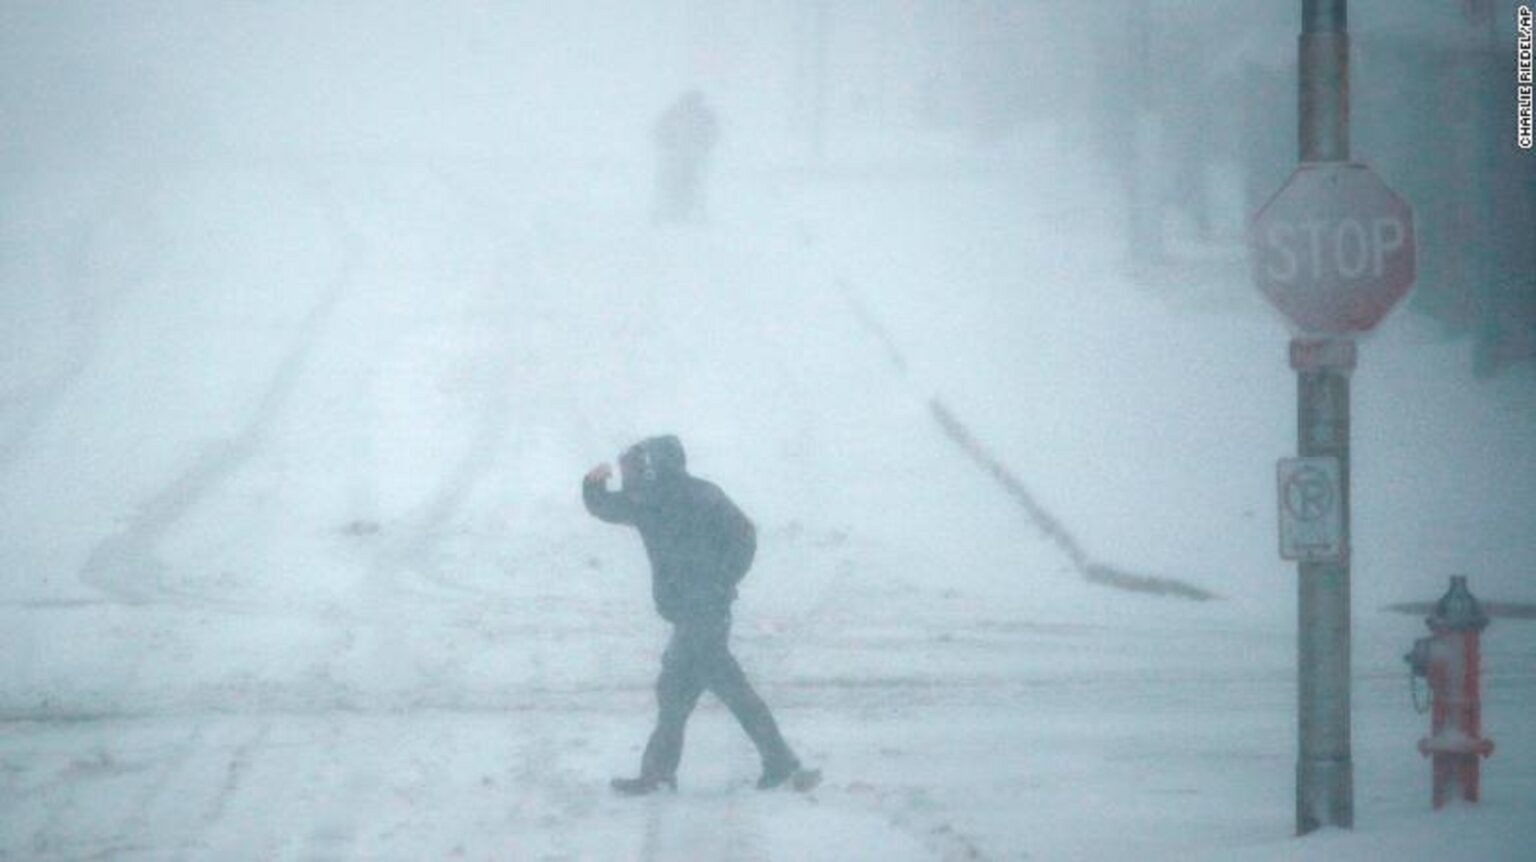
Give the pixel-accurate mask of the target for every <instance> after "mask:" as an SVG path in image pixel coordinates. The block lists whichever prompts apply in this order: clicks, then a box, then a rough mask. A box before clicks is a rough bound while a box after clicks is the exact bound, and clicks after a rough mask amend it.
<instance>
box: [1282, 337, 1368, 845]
mask: <svg viewBox="0 0 1536 862" xmlns="http://www.w3.org/2000/svg"><path fill="white" fill-rule="evenodd" d="M1354 365H1355V343H1354V342H1353V341H1352V340H1350V339H1347V338H1334V339H1302V338H1298V339H1295V340H1293V341H1292V342H1291V367H1292V368H1294V369H1296V445H1297V449H1298V454H1300V455H1301V456H1302V457H1304V458H1317V457H1325V458H1334V459H1336V460H1337V462H1338V489H1337V500H1336V501H1334V503H1333V505H1334V506H1335V507H1337V513H1336V515H1335V517H1336V518H1338V519H1339V521H1340V526H1339V528H1338V529H1339V537H1338V539H1337V551H1336V554H1337V555H1336V556H1335V558H1334V559H1327V560H1307V559H1302V560H1301V561H1300V562H1298V563H1297V565H1296V569H1297V594H1296V595H1297V602H1296V607H1297V626H1296V631H1297V637H1296V642H1297V675H1298V699H1297V741H1298V749H1297V758H1296V834H1298V835H1305V834H1307V833H1309V832H1312V831H1313V830H1316V829H1318V828H1320V827H1323V826H1339V827H1344V828H1349V827H1352V826H1353V825H1354V820H1355V814H1354V761H1353V758H1352V756H1351V754H1350V679H1349V674H1350V607H1349V598H1350V595H1349V593H1350V583H1349V374H1350V371H1351V370H1352V369H1353V368H1354Z"/></svg>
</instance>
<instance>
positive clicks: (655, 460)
mask: <svg viewBox="0 0 1536 862" xmlns="http://www.w3.org/2000/svg"><path fill="white" fill-rule="evenodd" d="M619 473H620V475H621V477H622V479H623V485H624V489H625V490H626V491H642V492H643V491H644V490H645V489H647V488H651V487H654V486H657V485H664V484H666V483H668V482H670V481H673V480H676V479H680V478H682V477H683V476H686V475H688V456H687V455H686V454H685V453H684V452H683V443H682V441H681V440H679V439H677V437H676V436H675V435H672V434H663V435H661V436H659V437H647V438H646V439H644V440H641V441H640V442H639V443H636V444H635V445H633V446H631V447H629V448H628V449H626V450H624V454H622V455H620V456H619Z"/></svg>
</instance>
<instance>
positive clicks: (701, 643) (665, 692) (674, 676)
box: [640, 615, 796, 780]
mask: <svg viewBox="0 0 1536 862" xmlns="http://www.w3.org/2000/svg"><path fill="white" fill-rule="evenodd" d="M730 635H731V618H730V616H729V615H726V616H723V617H713V618H709V619H701V620H689V619H685V620H682V621H679V622H678V623H677V624H676V625H675V627H674V628H673V629H672V640H671V641H670V642H669V643H668V644H667V651H666V653H664V654H663V655H662V657H661V676H660V677H659V678H658V679H657V680H656V705H657V716H656V730H655V731H654V732H652V733H651V740H650V742H649V743H647V744H646V746H645V757H644V759H643V760H642V761H641V765H640V774H641V775H642V776H644V777H646V778H652V779H657V780H674V779H675V778H676V777H677V764H678V761H680V760H682V757H683V731H684V728H685V726H686V725H687V724H688V716H689V715H690V714H691V713H692V712H693V707H694V706H695V705H696V704H698V702H699V695H701V694H703V693H704V692H705V690H708V691H712V692H714V693H715V696H716V697H718V698H720V700H721V701H722V702H723V703H724V704H725V705H726V707H728V708H729V709H730V710H731V714H732V715H734V716H736V720H737V721H739V722H741V728H742V730H745V731H746V732H747V736H749V737H751V738H752V743H753V744H754V745H756V746H757V752H758V754H759V755H761V756H762V758H763V767H764V768H765V769H771V768H776V767H783V766H787V765H793V764H795V763H796V760H795V755H794V754H793V753H792V752H791V751H790V750H789V746H788V745H786V744H785V742H784V737H783V736H782V735H780V733H779V726H778V724H777V723H775V722H774V720H773V714H772V713H770V712H769V711H768V705H767V704H765V703H763V699H762V698H760V697H758V696H757V692H755V691H753V690H752V685H751V683H749V682H747V677H746V675H745V674H743V673H742V672H741V665H739V664H737V663H736V658H735V656H732V655H731V650H730V646H729V645H728V644H727V641H728V640H729V639H730Z"/></svg>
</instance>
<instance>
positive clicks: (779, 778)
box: [757, 760, 821, 791]
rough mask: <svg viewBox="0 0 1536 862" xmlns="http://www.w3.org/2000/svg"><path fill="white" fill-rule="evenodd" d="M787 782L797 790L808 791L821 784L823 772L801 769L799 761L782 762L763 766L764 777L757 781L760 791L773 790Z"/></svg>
mask: <svg viewBox="0 0 1536 862" xmlns="http://www.w3.org/2000/svg"><path fill="white" fill-rule="evenodd" d="M785 782H788V783H789V786H790V787H793V788H794V789H795V790H799V791H806V790H810V789H811V788H813V787H815V786H816V785H817V784H820V783H821V770H819V769H801V768H800V762H799V761H797V760H781V761H777V762H775V763H768V764H764V765H763V776H762V777H761V778H759V779H758V780H757V789H758V790H772V789H774V788H775V787H780V786H782V785H783V784H784V783H785Z"/></svg>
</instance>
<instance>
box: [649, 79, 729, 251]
mask: <svg viewBox="0 0 1536 862" xmlns="http://www.w3.org/2000/svg"><path fill="white" fill-rule="evenodd" d="M652 137H653V138H654V139H655V142H656V209H655V219H656V221H658V222H687V221H702V220H703V219H704V172H705V169H706V168H707V167H708V164H709V156H710V153H711V152H712V151H713V150H714V148H715V141H716V140H717V139H718V138H719V137H720V124H719V121H718V120H716V118H715V112H714V111H713V110H711V109H710V107H709V105H707V104H705V102H704V94H703V93H702V92H700V91H698V90H689V91H688V92H686V93H684V94H683V95H682V96H681V97H679V98H678V100H677V101H676V102H673V103H672V104H671V106H669V107H668V108H667V109H666V110H665V111H663V112H662V114H661V116H660V117H659V118H657V120H656V127H655V128H654V129H653V130H652Z"/></svg>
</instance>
